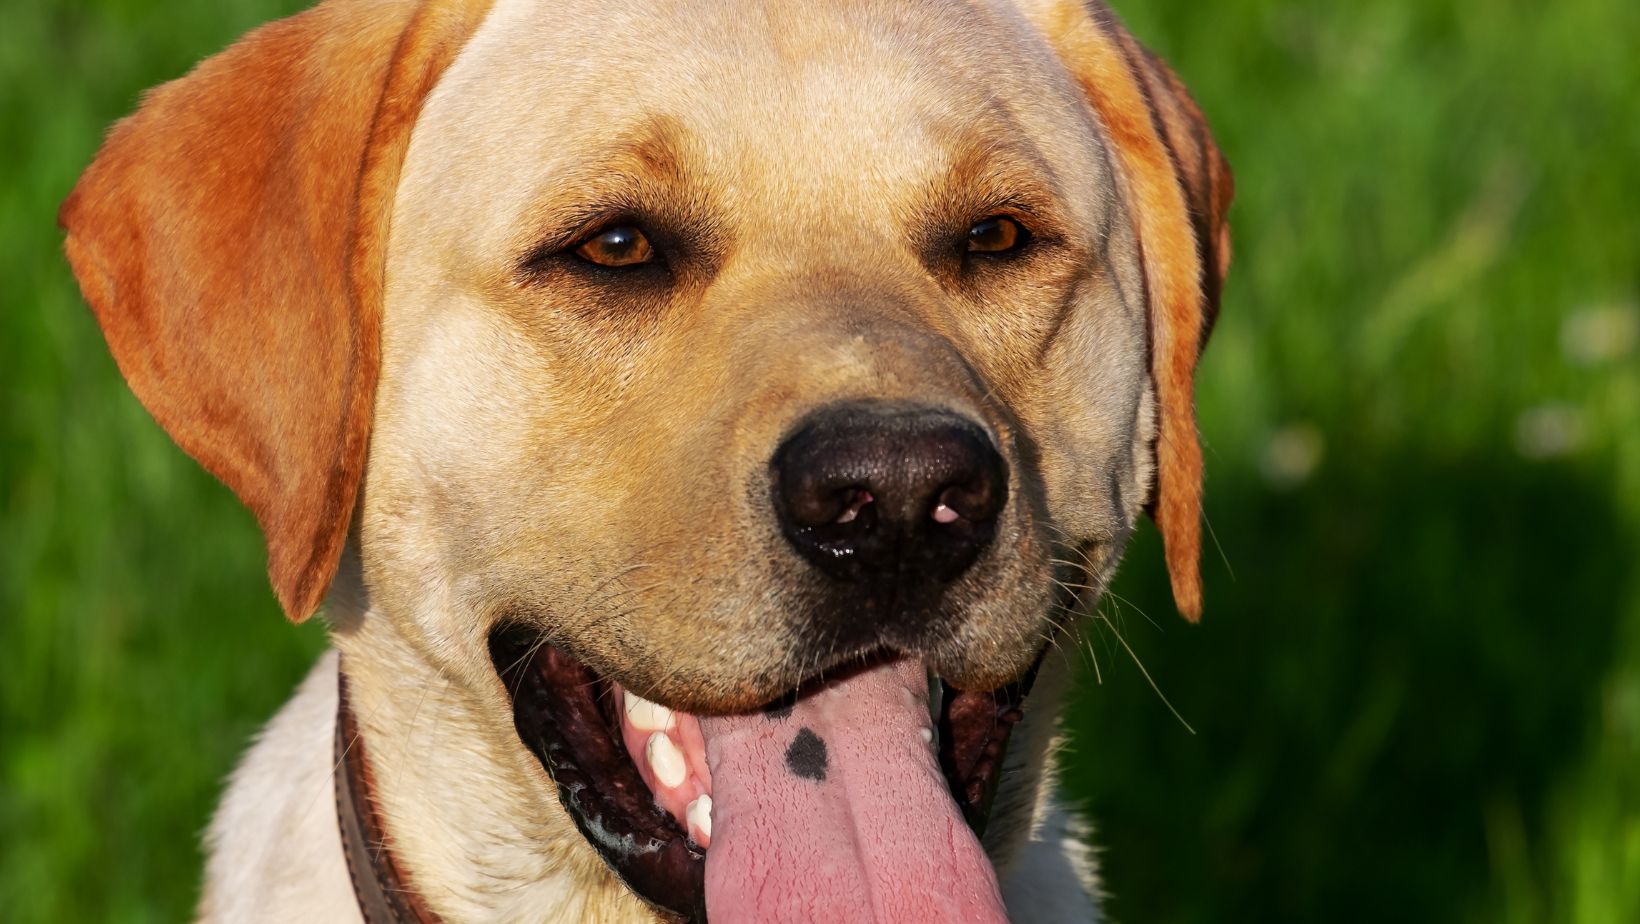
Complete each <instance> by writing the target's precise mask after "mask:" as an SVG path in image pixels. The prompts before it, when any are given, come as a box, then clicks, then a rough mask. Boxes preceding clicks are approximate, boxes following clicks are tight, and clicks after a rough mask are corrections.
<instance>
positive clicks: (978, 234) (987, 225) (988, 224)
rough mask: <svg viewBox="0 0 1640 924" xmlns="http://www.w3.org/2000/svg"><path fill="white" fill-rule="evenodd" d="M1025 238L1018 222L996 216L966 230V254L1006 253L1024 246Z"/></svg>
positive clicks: (1023, 230)
mask: <svg viewBox="0 0 1640 924" xmlns="http://www.w3.org/2000/svg"><path fill="white" fill-rule="evenodd" d="M1025 237H1026V235H1025V229H1024V228H1022V227H1020V226H1019V222H1017V221H1014V220H1013V219H1012V218H1004V217H1002V216H1001V215H996V216H993V217H991V218H987V219H985V220H984V221H981V222H977V223H976V224H975V225H974V226H973V227H972V228H969V229H968V252H969V253H1007V252H1008V251H1010V250H1016V249H1018V248H1019V247H1020V246H1021V245H1022V244H1024V243H1025Z"/></svg>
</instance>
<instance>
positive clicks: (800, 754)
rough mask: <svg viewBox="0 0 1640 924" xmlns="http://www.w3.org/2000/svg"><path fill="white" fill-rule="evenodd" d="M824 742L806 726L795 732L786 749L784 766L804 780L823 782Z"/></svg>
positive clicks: (824, 771) (824, 774)
mask: <svg viewBox="0 0 1640 924" xmlns="http://www.w3.org/2000/svg"><path fill="white" fill-rule="evenodd" d="M826 764H827V761H826V742H825V741H823V740H821V738H820V736H819V735H816V734H815V733H814V732H813V731H812V730H811V729H810V728H809V727H808V726H807V725H805V726H803V727H802V728H800V729H798V730H797V737H795V738H793V739H792V743H791V745H790V746H789V747H787V748H786V766H787V767H788V768H790V769H791V772H793V773H795V774H797V775H798V776H800V777H802V778H803V779H805V780H814V781H815V782H817V783H818V782H824V781H825V779H826Z"/></svg>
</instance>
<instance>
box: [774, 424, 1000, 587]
mask: <svg viewBox="0 0 1640 924" xmlns="http://www.w3.org/2000/svg"><path fill="white" fill-rule="evenodd" d="M772 468H773V472H772V476H773V479H774V506H775V511H776V514H777V516H778V517H779V520H780V526H781V529H782V530H783V531H784V532H785V534H786V538H787V539H788V540H789V541H790V542H791V544H792V545H793V546H794V547H796V549H797V551H798V552H799V553H801V554H802V555H803V557H804V558H806V559H808V560H809V561H810V562H812V563H814V565H815V566H816V567H818V568H819V569H820V570H821V571H822V572H824V573H826V574H828V575H830V576H832V577H834V578H836V579H838V580H841V581H847V582H862V581H871V582H877V581H882V580H890V581H893V582H895V583H897V584H899V583H904V584H911V583H913V582H915V583H918V584H921V583H924V582H927V581H935V582H939V583H946V582H949V581H952V580H954V579H955V578H956V577H957V576H958V575H960V574H962V572H963V571H964V570H966V569H967V568H968V566H969V565H971V564H973V562H974V559H975V558H977V557H978V556H979V553H980V552H981V551H982V550H983V549H984V548H985V546H986V545H987V544H989V543H990V541H991V538H992V536H993V535H994V534H995V533H996V521H997V515H998V514H1000V513H1001V512H1002V508H1003V506H1004V505H1005V504H1006V503H1007V501H1008V469H1007V465H1006V464H1005V463H1004V462H1003V460H1002V456H1001V454H999V453H998V452H997V450H996V448H995V447H994V446H992V445H991V440H990V438H989V437H988V436H987V435H986V433H985V431H984V430H982V429H980V427H979V425H978V424H976V423H974V422H973V421H971V420H969V419H968V418H966V417H962V416H959V415H957V414H954V413H951V412H949V411H939V410H929V409H906V408H903V407H885V406H882V405H874V404H865V403H851V404H842V405H836V406H833V407H829V408H826V409H824V410H821V411H818V412H816V413H814V414H812V415H811V416H810V417H809V418H808V419H807V420H805V421H804V422H803V424H802V426H801V427H799V429H798V430H797V432H796V433H795V434H794V435H793V436H792V437H790V438H789V439H787V440H786V441H785V443H783V444H781V446H780V448H779V449H778V450H776V451H775V454H774V459H773V462H772Z"/></svg>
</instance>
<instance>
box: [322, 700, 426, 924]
mask: <svg viewBox="0 0 1640 924" xmlns="http://www.w3.org/2000/svg"><path fill="white" fill-rule="evenodd" d="M335 766H336V774H335V777H336V823H337V825H338V826H339V827H340V828H341V831H342V856H344V857H346V858H347V875H348V878H349V879H352V880H353V895H354V896H355V897H356V898H357V899H358V900H359V913H360V914H362V915H364V920H365V924H441V922H440V919H439V916H438V915H436V914H434V913H433V912H432V911H430V910H429V909H428V908H427V906H426V904H425V903H423V902H422V898H421V894H420V893H418V892H417V891H416V890H415V888H413V887H412V886H411V884H410V880H409V877H407V876H405V874H404V871H403V870H402V869H401V868H400V867H399V864H398V861H397V860H396V859H395V858H394V857H393V851H392V848H391V847H390V846H389V844H388V836H387V832H386V831H385V830H384V829H383V827H382V823H381V816H380V815H379V814H378V813H377V811H376V803H375V800H374V799H372V798H371V795H370V789H371V780H370V764H369V762H368V761H367V760H366V758H365V753H364V739H363V738H361V737H359V729H358V724H357V723H356V722H355V721H354V718H353V710H352V709H351V708H350V707H349V706H348V702H347V674H345V673H343V672H342V670H341V669H340V668H338V669H337V671H336V758H335Z"/></svg>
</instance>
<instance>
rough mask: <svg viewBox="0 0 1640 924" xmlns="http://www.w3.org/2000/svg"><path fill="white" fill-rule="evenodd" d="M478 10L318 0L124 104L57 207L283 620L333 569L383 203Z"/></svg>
mask: <svg viewBox="0 0 1640 924" xmlns="http://www.w3.org/2000/svg"><path fill="white" fill-rule="evenodd" d="M487 6H488V0H471V2H469V0H450V2H443V0H435V2H417V0H331V2H328V3H325V4H323V5H321V6H318V7H316V8H314V9H312V10H309V11H307V12H304V13H300V14H298V15H296V16H292V17H291V18H289V19H285V20H281V21H279V22H276V23H272V24H270V25H267V26H264V27H262V28H260V29H257V30H256V31H254V32H252V33H250V34H249V35H247V36H245V37H244V38H243V39H241V40H240V41H239V42H238V43H237V44H235V45H233V46H232V47H231V48H229V49H228V50H226V51H224V52H222V53H221V54H218V55H216V56H215V57H213V58H210V59H208V60H206V61H205V62H204V63H202V64H200V65H199V66H198V67H196V68H195V69H194V70H193V72H192V73H190V74H188V75H187V76H186V77H183V78H181V79H179V80H176V81H173V82H171V83H168V84H165V85H164V86H161V87H159V88H157V89H155V90H153V91H152V92H150V93H149V94H148V95H147V97H146V98H145V99H144V101H143V103H142V105H141V107H140V108H139V109H138V110H137V112H136V114H135V115H132V116H130V117H128V118H126V119H124V120H123V121H121V122H120V123H119V124H117V125H116V126H115V127H114V129H113V131H112V132H110V134H109V136H108V139H107V141H106V142H105V143H104V144H103V147H102V150H101V151H99V152H98V154H97V157H96V159H95V160H94V161H93V162H92V164H91V166H90V167H89V168H88V169H87V170H86V172H85V174H84V176H82V177H81V178H80V181H79V183H78V185H76V186H75V188H74V191H73V193H72V194H70V196H69V197H68V200H67V201H66V202H64V203H63V208H62V212H61V214H60V216H59V221H60V222H61V224H62V226H63V227H64V229H66V230H67V232H68V240H67V244H66V249H67V252H68V259H69V262H70V263H71V264H72V266H73V269H74V274H75V275H76V276H77V277H78V278H79V281H80V288H81V291H82V292H83V293H84V294H85V298H86V301H88V302H90V304H91V308H92V310H93V311H94V312H95V314H96V316H97V321H98V323H99V324H100V325H101V326H102V330H103V334H104V336H105V337H106V338H107V340H108V345H109V349H110V350H111V351H112V353H113V355H114V360H115V362H116V363H117V364H118V365H119V368H120V371H121V372H122V373H123V374H124V375H125V378H126V381H127V382H129V383H130V386H131V389H132V391H134V392H135V393H136V395H137V397H138V399H139V400H141V401H142V403H143V405H144V406H146V407H147V408H148V410H149V412H150V413H152V414H153V416H154V419H155V420H156V421H158V422H159V424H160V426H162V427H164V428H165V430H166V431H167V432H169V433H170V435H171V437H172V439H174V440H176V442H177V444H178V445H179V446H181V447H182V448H183V449H184V450H185V451H187V452H188V453H189V454H190V455H192V456H193V457H194V458H196V459H198V460H199V462H200V463H201V464H202V465H204V466H205V468H206V469H208V470H209V471H210V472H211V473H212V474H214V475H215V476H216V477H218V478H220V479H221V480H222V481H223V482H224V483H225V484H227V486H228V487H229V488H231V489H233V491H234V493H235V494H237V495H238V496H239V498H240V500H241V501H243V502H244V503H245V505H246V506H247V507H249V508H250V510H251V512H252V513H253V514H254V515H255V516H256V519H257V522H258V523H259V524H260V525H261V527H262V532H263V535H264V537H265V538H266V540H267V547H268V573H269V576H270V577H271V579H272V582H273V587H274V591H275V593H276V594H277V595H278V597H279V602H280V604H281V605H282V606H283V607H284V609H285V613H286V615H288V616H289V617H290V618H291V619H292V620H295V621H301V620H302V619H305V618H306V617H308V616H309V615H311V614H312V613H313V611H314V610H315V609H316V608H317V607H318V605H319V602H320V601H321V599H323V597H324V594H325V592H326V591H327V590H328V588H329V586H330V582H331V579H332V578H333V577H334V576H335V573H336V566H337V560H338V558H339V556H340V554H341V549H342V545H343V542H344V541H345V539H346V535H347V528H348V521H349V518H350V515H351V513H352V510H353V504H354V500H355V497H356V494H357V491H358V488H359V479H360V475H361V473H362V470H363V468H364V459H365V450H366V444H367V441H368V437H369V428H370V418H371V411H372V404H373V401H374V398H375V387H376V371H377V365H378V362H379V356H378V340H379V331H380V311H381V304H380V302H381V288H382V280H381V274H382V265H383V263H382V261H383V249H384V245H385V242H386V237H387V222H388V219H389V214H388V213H389V206H390V204H391V199H392V196H393V191H394V189H395V187H396V185H397V178H398V170H399V166H400V164H401V162H402V157H403V152H404V148H405V146H406V145H407V143H408V140H409V134H410V128H411V126H412V125H413V124H414V122H415V119H416V115H417V114H418V113H419V111H420V108H421V102H422V99H423V98H424V97H425V95H426V93H427V91H428V90H429V89H430V88H431V87H432V85H433V83H434V82H435V81H436V80H437V77H438V75H439V74H440V73H442V72H443V69H444V68H445V67H446V66H447V65H448V63H449V61H450V60H451V59H453V58H454V56H455V53H456V51H457V50H459V48H460V47H461V45H462V43H464V42H465V40H466V37H467V36H468V35H470V34H471V32H472V30H473V29H474V28H476V26H477V23H478V21H479V20H480V19H481V18H482V16H483V13H484V11H485V9H486V8H487Z"/></svg>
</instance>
